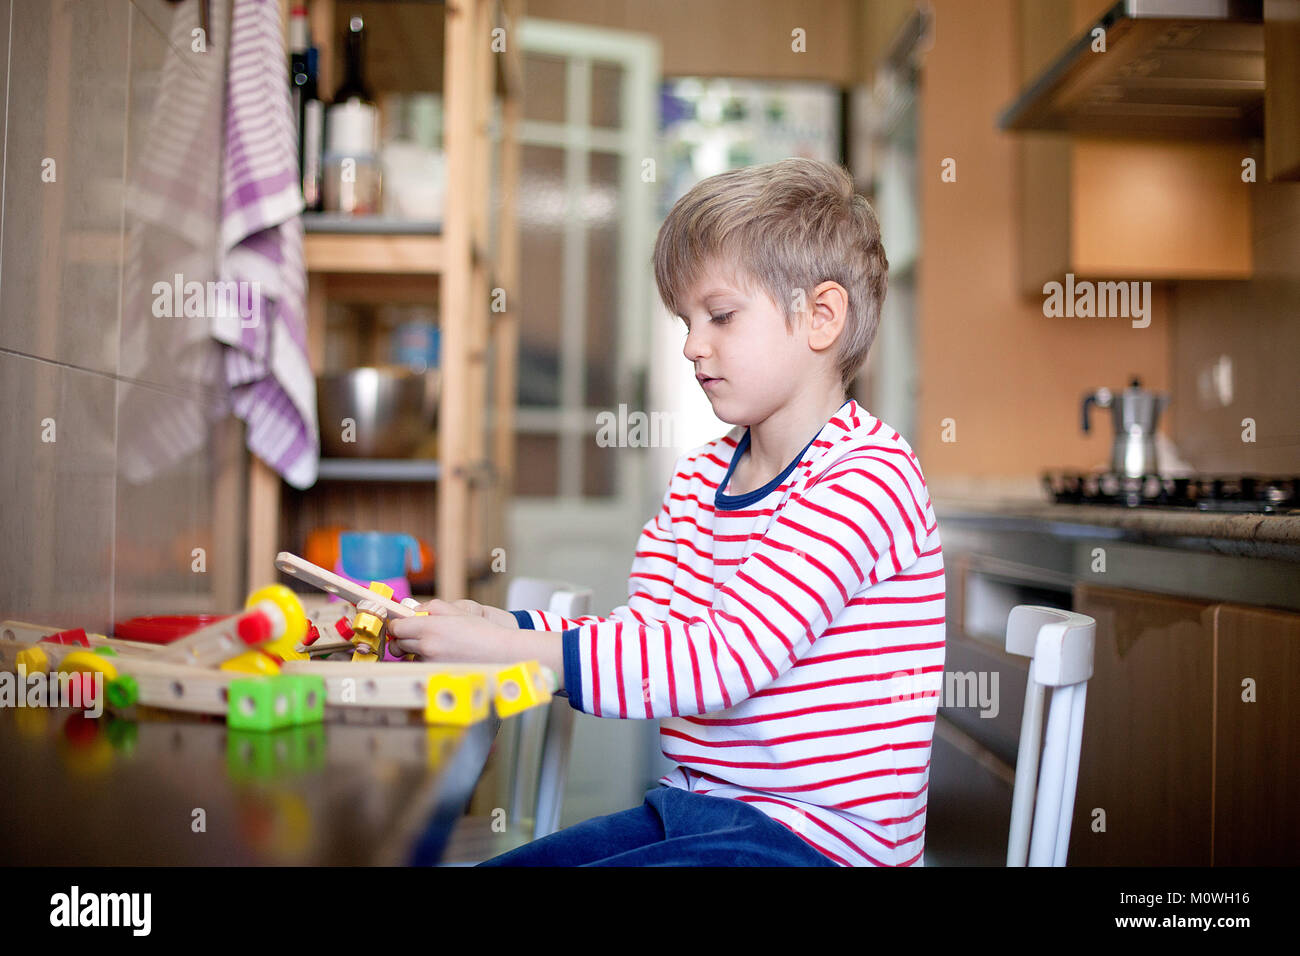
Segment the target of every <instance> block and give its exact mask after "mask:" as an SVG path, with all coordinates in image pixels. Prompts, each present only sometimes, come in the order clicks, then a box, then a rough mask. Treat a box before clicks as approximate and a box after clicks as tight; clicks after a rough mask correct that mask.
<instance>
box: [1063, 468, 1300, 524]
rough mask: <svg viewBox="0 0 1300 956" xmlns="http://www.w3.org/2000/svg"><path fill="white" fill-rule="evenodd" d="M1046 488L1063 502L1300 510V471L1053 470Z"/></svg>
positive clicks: (1222, 509)
mask: <svg viewBox="0 0 1300 956" xmlns="http://www.w3.org/2000/svg"><path fill="white" fill-rule="evenodd" d="M1043 487H1044V488H1046V489H1047V493H1048V495H1049V496H1050V497H1051V499H1052V500H1053V501H1055V502H1056V503H1058V504H1071V505H1111V506H1121V507H1127V508H1181V509H1189V510H1195V511H1218V512H1239V513H1248V514H1287V513H1289V512H1292V511H1300V476H1296V475H1290V476H1287V477H1280V476H1263V475H1189V476H1187V477H1176V478H1174V477H1168V476H1164V475H1143V476H1142V477H1140V478H1131V477H1128V476H1125V475H1119V474H1116V473H1114V472H1069V471H1050V472H1045V473H1044V474H1043Z"/></svg>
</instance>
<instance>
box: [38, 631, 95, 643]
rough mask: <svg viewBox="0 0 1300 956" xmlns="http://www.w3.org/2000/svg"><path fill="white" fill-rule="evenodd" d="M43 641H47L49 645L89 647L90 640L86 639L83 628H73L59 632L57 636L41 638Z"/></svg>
mask: <svg viewBox="0 0 1300 956" xmlns="http://www.w3.org/2000/svg"><path fill="white" fill-rule="evenodd" d="M43 640H46V641H49V642H50V643H51V644H79V645H81V646H82V647H89V646H90V640H89V639H88V638H87V637H86V629H85V628H84V627H74V628H72V629H71V630H67V631H59V632H58V633H57V634H51V635H50V636H49V637H46V638H43Z"/></svg>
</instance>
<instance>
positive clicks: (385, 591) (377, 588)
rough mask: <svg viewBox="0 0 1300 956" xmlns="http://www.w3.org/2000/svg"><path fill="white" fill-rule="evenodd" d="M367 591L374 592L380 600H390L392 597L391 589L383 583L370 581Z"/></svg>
mask: <svg viewBox="0 0 1300 956" xmlns="http://www.w3.org/2000/svg"><path fill="white" fill-rule="evenodd" d="M369 590H371V591H374V592H375V593H376V594H378V595H379V596H380V597H382V598H391V597H392V596H393V589H392V588H391V587H390V586H388V585H387V584H385V583H384V582H383V581H371V582H370V587H369Z"/></svg>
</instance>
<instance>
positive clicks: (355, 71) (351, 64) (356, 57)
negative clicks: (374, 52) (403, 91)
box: [334, 17, 373, 103]
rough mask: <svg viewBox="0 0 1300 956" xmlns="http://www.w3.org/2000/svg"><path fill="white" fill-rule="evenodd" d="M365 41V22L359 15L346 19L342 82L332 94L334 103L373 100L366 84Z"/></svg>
mask: <svg viewBox="0 0 1300 956" xmlns="http://www.w3.org/2000/svg"><path fill="white" fill-rule="evenodd" d="M365 43H366V25H365V22H364V21H363V20H362V19H361V17H352V18H351V19H350V20H349V21H348V30H347V32H346V33H345V34H343V82H342V84H340V85H339V88H338V90H337V92H335V94H334V102H335V103H343V102H346V101H347V100H350V99H359V100H362V101H364V102H366V103H371V102H373V100H372V99H371V96H370V89H369V88H368V87H367V86H366V78H365V65H364V53H365Z"/></svg>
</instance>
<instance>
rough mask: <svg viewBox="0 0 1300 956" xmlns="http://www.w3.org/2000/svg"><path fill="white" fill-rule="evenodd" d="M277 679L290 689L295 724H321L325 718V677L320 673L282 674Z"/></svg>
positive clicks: (290, 702)
mask: <svg viewBox="0 0 1300 956" xmlns="http://www.w3.org/2000/svg"><path fill="white" fill-rule="evenodd" d="M275 679H276V680H278V681H279V682H280V683H281V684H282V685H284V686H285V687H286V688H287V689H288V691H289V716H290V723H291V724H292V725H293V726H295V727H300V726H302V725H304V724H319V723H320V722H321V721H323V720H324V719H325V678H323V677H321V676H320V675H319V674H281V675H280V676H279V677H277V678H275Z"/></svg>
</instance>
